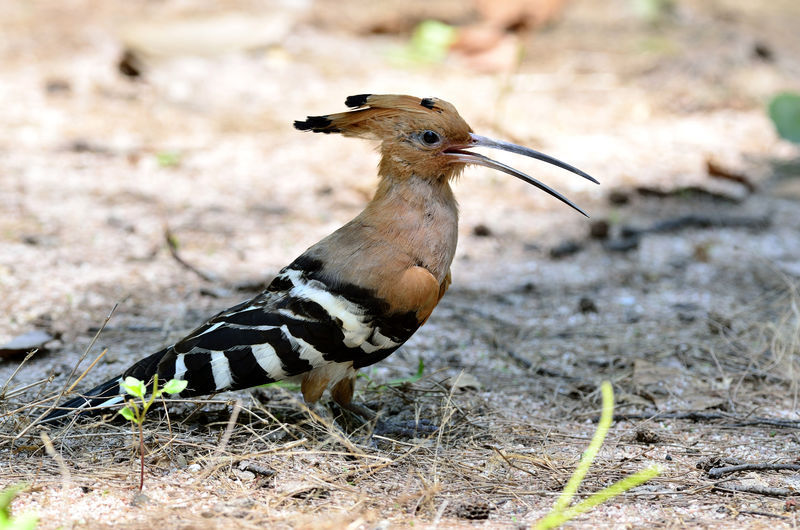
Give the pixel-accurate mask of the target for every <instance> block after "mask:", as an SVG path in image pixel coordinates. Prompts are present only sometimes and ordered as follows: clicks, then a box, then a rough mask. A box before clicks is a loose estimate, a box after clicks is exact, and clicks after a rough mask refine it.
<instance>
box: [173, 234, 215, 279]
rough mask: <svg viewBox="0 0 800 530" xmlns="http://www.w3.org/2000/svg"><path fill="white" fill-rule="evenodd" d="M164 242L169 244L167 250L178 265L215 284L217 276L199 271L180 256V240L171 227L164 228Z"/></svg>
mask: <svg viewBox="0 0 800 530" xmlns="http://www.w3.org/2000/svg"><path fill="white" fill-rule="evenodd" d="M164 240H165V241H166V242H167V248H168V249H169V253H170V255H171V256H172V257H173V259H174V260H175V261H177V262H178V264H180V265H181V267H183V268H185V269H186V270H189V271H191V272H193V273H195V274H196V275H197V276H199V277H200V278H201V279H203V280H205V281H207V282H212V283H213V282H216V281H217V280H218V278H217V276H216V275H214V274H212V273H210V272H204V271H201V270H200V269H198V268H197V267H195V266H194V265H192V264H191V263H189V262H188V261H186V260H185V259H183V258H182V257H181V255H180V254H178V240H177V238H176V237H175V235H174V234H173V233H172V230H170V229H169V226H164Z"/></svg>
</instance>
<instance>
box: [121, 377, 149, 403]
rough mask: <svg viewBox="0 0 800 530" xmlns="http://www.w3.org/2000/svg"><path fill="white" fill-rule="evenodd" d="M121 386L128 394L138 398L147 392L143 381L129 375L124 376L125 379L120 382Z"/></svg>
mask: <svg viewBox="0 0 800 530" xmlns="http://www.w3.org/2000/svg"><path fill="white" fill-rule="evenodd" d="M122 388H123V390H125V392H127V393H128V394H130V395H132V396H135V397H138V398H144V394H145V392H147V389H146V388H145V386H144V381H140V380H138V379H136V378H135V377H131V376H128V377H126V378H125V381H123V382H122Z"/></svg>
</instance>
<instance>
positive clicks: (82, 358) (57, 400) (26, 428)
mask: <svg viewBox="0 0 800 530" xmlns="http://www.w3.org/2000/svg"><path fill="white" fill-rule="evenodd" d="M118 305H119V302H117V303H115V304H114V307H112V308H111V311H109V312H108V315H107V316H106V318H105V320H103V324H102V325H101V326H100V329H98V330H97V333H95V334H94V337H92V340H91V342H89V345H88V346H86V349H85V350H84V351H83V355H81V358H80V359H78V362H77V363H75V366H73V367H72V371H71V372H70V373H69V377H67V384H69V381H70V379H72V376H74V375H75V372H76V371H78V366H80V365H81V363H82V362H83V360H84V359H86V356H87V355H89V351H91V349H92V346H94V343H95V342H97V339H98V338H100V333H102V332H103V330H104V329H105V327H106V324H108V321H109V320H111V317H112V316H113V315H114V311H116V310H117V306H118ZM81 377H83V376H81ZM66 393H67V385H64V388H62V389H61V393H60V394H59V395H58V397H57V398H56V399H55V401H53V404H52V405H50V406H49V407H48V408H47V410H45V411H44V412H42V413H41V414H40V415H39V417H38V418H36V419H35V420H34V421H32V422H31V423H30V424H29V425H28V426H27V427H25V428H24V429H22V431H21V432H20V433H19V434H17V436H16V437H15V438H14V439H15V440H18V439H19V438H21V437H22V436H24V435H25V434H26V433H27V432H28V431H29V430H30V429H31V428H32V427H33V426H34V425H36V424H38V423H39V421H40V420H41V419H42V418H44V417H45V416H47V415H48V414H50V412H52V411H53V410H54V409H55V408H56V406H58V404H59V403H60V402H61V400H62V399H63V398H64V395H65V394H66Z"/></svg>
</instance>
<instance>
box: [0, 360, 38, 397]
mask: <svg viewBox="0 0 800 530" xmlns="http://www.w3.org/2000/svg"><path fill="white" fill-rule="evenodd" d="M38 351H39V348H34V349H32V350H31V351H29V352H28V354H27V355H26V356H25V358H24V359H22V362H21V363H19V366H17V368H16V369H15V370H14V373H12V374H11V375H10V376H8V379H7V380H6V384H4V385H3V389H2V390H0V399H3V398H8V397H9V396H6V389H8V385H9V383H11V380H12V379H14V377H15V376H16V375H17V372H19V371H20V369H21V368H22V365H23V364H25V363H26V362H28V360H29V359H30V358H31V357H33V356H34V355H36V352H38Z"/></svg>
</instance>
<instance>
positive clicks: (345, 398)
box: [331, 375, 438, 437]
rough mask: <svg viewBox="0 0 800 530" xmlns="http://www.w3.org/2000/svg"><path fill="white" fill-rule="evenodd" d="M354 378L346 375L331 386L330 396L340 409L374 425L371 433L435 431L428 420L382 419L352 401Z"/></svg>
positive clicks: (408, 434)
mask: <svg viewBox="0 0 800 530" xmlns="http://www.w3.org/2000/svg"><path fill="white" fill-rule="evenodd" d="M355 382H356V378H355V375H354V376H353V377H348V378H345V379H342V380H340V381H339V382H338V383H336V384H335V385H334V386H333V388H331V396H332V397H333V401H334V402H336V404H337V405H339V407H341V409H342V410H346V411H347V412H349V413H351V414H352V415H353V416H355V417H356V418H357V419H358V420H360V421H361V422H362V423H363V424H366V423H371V424H373V425H374V428H373V430H372V432H373V434H378V435H381V436H383V435H390V434H394V435H399V436H408V437H414V436H417V435H419V434H430V433H433V432H436V430H437V429H438V427H436V425H434V424H433V423H431V422H430V421H428V420H419V421H418V422H417V421H397V422H390V421H385V420H382V419H380V418H379V417H378V414H377V413H375V412H374V411H373V410H372V409H370V408H368V407H366V406H364V405H361V404H358V403H353V390H354V388H355Z"/></svg>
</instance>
